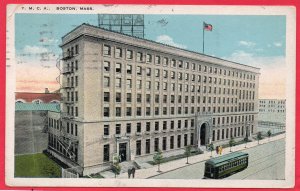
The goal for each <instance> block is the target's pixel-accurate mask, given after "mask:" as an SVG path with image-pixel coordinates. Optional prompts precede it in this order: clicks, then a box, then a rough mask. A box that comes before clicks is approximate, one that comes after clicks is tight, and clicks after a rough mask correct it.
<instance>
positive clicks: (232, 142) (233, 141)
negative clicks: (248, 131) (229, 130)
mask: <svg viewBox="0 0 300 191" xmlns="http://www.w3.org/2000/svg"><path fill="white" fill-rule="evenodd" d="M234 145H235V140H234V138H233V137H231V138H230V141H229V146H230V152H232V151H231V147H233V146H234Z"/></svg>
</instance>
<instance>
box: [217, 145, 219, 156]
mask: <svg viewBox="0 0 300 191" xmlns="http://www.w3.org/2000/svg"><path fill="white" fill-rule="evenodd" d="M216 153H217V155H218V154H219V146H216Z"/></svg>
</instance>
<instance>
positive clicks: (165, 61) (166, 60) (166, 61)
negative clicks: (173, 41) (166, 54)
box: [163, 58, 169, 66]
mask: <svg viewBox="0 0 300 191" xmlns="http://www.w3.org/2000/svg"><path fill="white" fill-rule="evenodd" d="M163 65H164V66H168V65H169V59H168V58H164V61H163Z"/></svg>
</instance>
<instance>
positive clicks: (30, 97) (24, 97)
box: [16, 92, 61, 103]
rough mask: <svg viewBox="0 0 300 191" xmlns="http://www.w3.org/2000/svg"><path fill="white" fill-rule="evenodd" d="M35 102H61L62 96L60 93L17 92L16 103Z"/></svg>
mask: <svg viewBox="0 0 300 191" xmlns="http://www.w3.org/2000/svg"><path fill="white" fill-rule="evenodd" d="M34 100H40V101H42V102H43V103H50V102H52V101H60V100H61V96H60V94H59V93H31V92H16V101H22V102H25V103H32V101H34Z"/></svg>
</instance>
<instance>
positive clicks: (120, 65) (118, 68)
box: [116, 63, 122, 73]
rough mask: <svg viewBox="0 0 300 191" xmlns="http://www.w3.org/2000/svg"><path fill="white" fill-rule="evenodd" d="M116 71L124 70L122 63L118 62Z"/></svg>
mask: <svg viewBox="0 0 300 191" xmlns="http://www.w3.org/2000/svg"><path fill="white" fill-rule="evenodd" d="M116 72H117V73H121V72H122V64H121V63H116Z"/></svg>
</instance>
